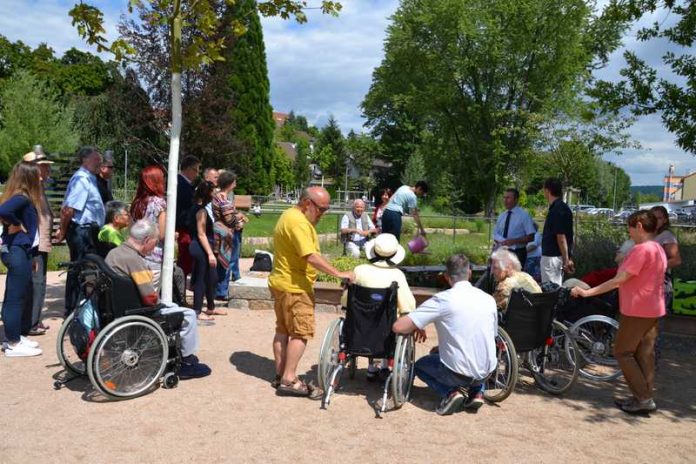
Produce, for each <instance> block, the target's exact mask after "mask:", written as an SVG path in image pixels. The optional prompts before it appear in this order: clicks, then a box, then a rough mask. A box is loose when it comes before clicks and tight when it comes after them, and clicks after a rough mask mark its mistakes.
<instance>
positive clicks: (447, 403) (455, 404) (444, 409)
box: [435, 390, 464, 416]
mask: <svg viewBox="0 0 696 464" xmlns="http://www.w3.org/2000/svg"><path fill="white" fill-rule="evenodd" d="M462 403H464V395H462V394H461V393H460V392H459V390H455V391H453V392H452V393H450V394H449V395H448V396H447V397H445V398H442V401H440V405H439V406H438V407H437V409H436V410H435V412H436V413H438V415H440V416H448V415H450V414H452V413H453V412H455V411H459V409H460V408H461V407H462Z"/></svg>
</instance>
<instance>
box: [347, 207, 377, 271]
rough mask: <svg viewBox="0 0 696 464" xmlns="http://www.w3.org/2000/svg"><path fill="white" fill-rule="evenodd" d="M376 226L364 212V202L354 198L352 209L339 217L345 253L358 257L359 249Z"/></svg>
mask: <svg viewBox="0 0 696 464" xmlns="http://www.w3.org/2000/svg"><path fill="white" fill-rule="evenodd" d="M376 233H377V228H376V227H375V225H374V224H373V223H372V219H370V216H369V215H368V214H367V213H366V212H365V202H364V201H362V200H355V201H354V202H353V210H352V211H351V212H350V213H346V214H344V215H343V218H342V219H341V239H342V240H343V245H344V246H345V250H346V254H347V255H348V256H352V257H353V258H359V257H360V250H361V249H363V248H364V247H365V243H367V240H368V239H369V238H370V235H373V234H376Z"/></svg>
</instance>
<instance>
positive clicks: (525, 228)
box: [493, 206, 536, 264]
mask: <svg viewBox="0 0 696 464" xmlns="http://www.w3.org/2000/svg"><path fill="white" fill-rule="evenodd" d="M508 213H509V215H510V222H509V223H508V233H507V236H506V235H505V222H506V221H507V217H508ZM535 232H536V229H535V228H534V221H533V220H532V217H531V216H530V215H529V213H528V212H527V211H526V210H524V209H523V208H520V207H519V206H515V207H514V208H512V209H511V210H509V211H504V212H503V213H501V214H500V215H499V216H498V220H497V221H496V223H495V228H494V229H493V239H494V240H496V241H498V242H502V241H503V240H505V239H519V238H522V237H526V236H528V235H533V234H534V233H535ZM525 246H526V245H525V244H522V243H519V244H517V245H513V246H511V247H510V248H512V249H516V248H524V247H525ZM522 264H524V263H522Z"/></svg>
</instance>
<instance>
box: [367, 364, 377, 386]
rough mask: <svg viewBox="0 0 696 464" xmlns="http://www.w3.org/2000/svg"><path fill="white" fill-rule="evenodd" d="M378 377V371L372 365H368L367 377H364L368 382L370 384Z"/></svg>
mask: <svg viewBox="0 0 696 464" xmlns="http://www.w3.org/2000/svg"><path fill="white" fill-rule="evenodd" d="M378 375H379V369H378V368H377V366H374V365H372V364H370V365H368V366H367V375H366V377H367V380H368V382H372V381H374V380H375V379H377V376H378Z"/></svg>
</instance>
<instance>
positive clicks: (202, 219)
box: [196, 208, 215, 258]
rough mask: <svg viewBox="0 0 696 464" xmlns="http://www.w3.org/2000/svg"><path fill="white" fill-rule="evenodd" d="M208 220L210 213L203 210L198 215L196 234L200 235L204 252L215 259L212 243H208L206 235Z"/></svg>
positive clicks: (199, 240) (199, 239)
mask: <svg viewBox="0 0 696 464" xmlns="http://www.w3.org/2000/svg"><path fill="white" fill-rule="evenodd" d="M207 220H208V212H207V211H206V210H205V209H204V208H202V209H201V210H200V211H198V212H197V213H196V232H197V233H198V242H199V243H200V244H201V246H202V247H203V251H205V253H206V254H207V255H208V257H209V258H210V256H213V258H214V257H215V255H214V254H213V249H212V248H210V243H208V236H207V235H205V223H206V221H207Z"/></svg>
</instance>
